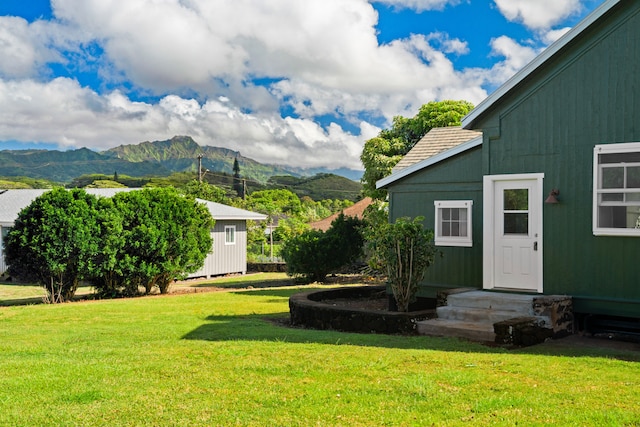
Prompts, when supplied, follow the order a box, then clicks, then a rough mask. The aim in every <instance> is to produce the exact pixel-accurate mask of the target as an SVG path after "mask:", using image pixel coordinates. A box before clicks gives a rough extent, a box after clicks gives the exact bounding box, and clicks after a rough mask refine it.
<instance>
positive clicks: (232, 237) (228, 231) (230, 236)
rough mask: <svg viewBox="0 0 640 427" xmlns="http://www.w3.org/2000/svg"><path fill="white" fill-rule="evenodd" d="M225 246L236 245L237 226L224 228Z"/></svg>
mask: <svg viewBox="0 0 640 427" xmlns="http://www.w3.org/2000/svg"><path fill="white" fill-rule="evenodd" d="M224 244H225V245H235V244H236V226H235V225H225V226H224Z"/></svg>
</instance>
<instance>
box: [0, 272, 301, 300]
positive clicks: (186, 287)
mask: <svg viewBox="0 0 640 427" xmlns="http://www.w3.org/2000/svg"><path fill="white" fill-rule="evenodd" d="M293 283H294V282H293V279H291V278H289V277H288V276H287V275H286V274H285V273H252V274H247V275H238V276H228V277H219V278H212V279H198V280H185V281H182V282H177V283H174V284H172V285H171V288H170V291H173V292H188V291H193V292H198V291H204V290H209V288H222V289H247V288H263V287H273V286H291V285H293ZM92 293H93V288H92V287H91V286H87V285H81V286H80V287H79V288H78V292H76V295H77V296H86V295H90V294H92ZM45 295H46V291H45V289H44V288H43V287H41V286H38V285H33V284H24V283H13V282H0V306H2V305H19V304H37V303H40V302H42V298H44V296H45Z"/></svg>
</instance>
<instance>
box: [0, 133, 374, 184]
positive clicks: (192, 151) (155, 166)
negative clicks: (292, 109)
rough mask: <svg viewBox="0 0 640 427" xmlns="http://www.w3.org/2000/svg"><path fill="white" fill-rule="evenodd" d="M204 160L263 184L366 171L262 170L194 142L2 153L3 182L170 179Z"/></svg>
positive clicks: (206, 165) (213, 168)
mask: <svg viewBox="0 0 640 427" xmlns="http://www.w3.org/2000/svg"><path fill="white" fill-rule="evenodd" d="M199 156H202V160H201V161H202V168H203V169H205V170H207V171H208V173H215V172H222V173H225V174H232V173H233V164H234V161H235V160H236V159H237V160H238V164H239V166H240V174H241V176H242V178H244V179H249V180H254V181H257V182H260V183H266V182H267V181H268V180H269V178H271V177H272V176H281V175H290V176H294V177H304V176H311V175H315V174H318V173H332V174H336V175H340V176H343V177H346V178H348V179H351V180H354V181H355V180H359V179H360V177H361V176H362V172H361V171H354V170H349V169H338V170H328V169H301V168H295V167H291V168H288V167H282V166H276V165H267V164H262V163H259V162H257V161H255V160H253V159H250V158H248V157H244V156H242V155H241V154H240V153H239V152H237V151H233V150H230V149H227V148H220V147H211V146H201V145H199V144H198V143H197V142H196V141H194V140H193V138H191V137H190V136H174V137H173V138H171V139H168V140H164V141H153V142H149V141H145V142H141V143H139V144H131V145H120V146H118V147H115V148H111V149H109V150H106V151H102V152H96V151H92V150H89V149H87V148H80V149H77V150H69V151H56V150H2V151H0V176H5V177H16V176H25V177H29V178H37V179H47V180H51V181H54V182H59V183H68V182H70V181H71V180H73V179H74V178H76V177H79V176H81V175H88V174H114V173H118V174H121V175H128V176H133V177H142V176H168V175H170V174H172V173H174V172H197V170H198V157H199Z"/></svg>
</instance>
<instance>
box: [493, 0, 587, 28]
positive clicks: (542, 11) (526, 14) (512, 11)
mask: <svg viewBox="0 0 640 427" xmlns="http://www.w3.org/2000/svg"><path fill="white" fill-rule="evenodd" d="M494 1H495V3H496V5H497V6H498V9H499V10H500V13H502V14H503V15H504V17H505V18H507V19H508V20H509V21H513V22H519V23H522V24H524V25H525V26H526V27H527V28H530V29H533V30H538V31H540V30H548V29H549V28H551V27H552V26H554V25H556V24H558V23H559V22H561V21H562V20H563V19H565V18H567V17H569V16H571V15H574V14H576V13H578V12H580V11H581V10H582V5H581V4H580V0H494Z"/></svg>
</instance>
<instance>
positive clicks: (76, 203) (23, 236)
mask: <svg viewBox="0 0 640 427" xmlns="http://www.w3.org/2000/svg"><path fill="white" fill-rule="evenodd" d="M97 217H98V199H97V198H96V197H94V196H92V195H90V194H87V193H86V192H85V191H84V190H71V191H67V190H65V189H63V188H54V189H53V190H51V191H48V192H46V193H44V194H43V195H42V196H40V197H38V198H37V199H35V200H34V201H33V202H32V203H31V204H30V205H29V206H27V207H26V208H24V209H23V210H22V211H21V212H20V213H19V214H18V218H17V219H16V221H15V225H14V227H13V228H12V230H11V232H10V233H9V235H8V236H7V240H6V243H5V260H6V262H7V264H8V271H9V274H11V275H14V276H16V277H19V278H23V279H25V280H31V281H35V282H37V283H39V284H40V285H42V286H43V287H44V288H45V289H46V290H47V294H48V300H49V301H50V302H63V301H68V300H70V299H71V298H73V296H74V294H75V292H76V290H77V288H78V282H79V281H80V280H82V279H84V278H86V277H88V276H90V275H91V273H92V270H93V268H94V257H95V254H96V253H97V252H98V251H99V249H100V247H101V242H100V240H99V236H100V225H99V221H97Z"/></svg>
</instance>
